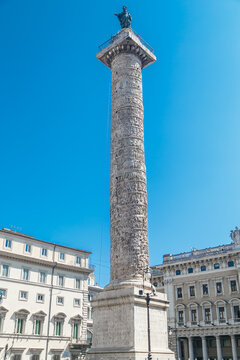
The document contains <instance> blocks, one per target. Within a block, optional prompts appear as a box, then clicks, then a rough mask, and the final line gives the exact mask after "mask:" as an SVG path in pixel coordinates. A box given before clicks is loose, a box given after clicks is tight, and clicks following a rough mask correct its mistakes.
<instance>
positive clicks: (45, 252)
mask: <svg viewBox="0 0 240 360" xmlns="http://www.w3.org/2000/svg"><path fill="white" fill-rule="evenodd" d="M42 256H47V249H46V248H42Z"/></svg>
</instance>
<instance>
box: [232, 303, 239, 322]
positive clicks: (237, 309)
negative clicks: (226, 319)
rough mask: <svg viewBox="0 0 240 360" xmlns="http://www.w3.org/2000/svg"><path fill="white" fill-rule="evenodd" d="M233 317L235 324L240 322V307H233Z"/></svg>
mask: <svg viewBox="0 0 240 360" xmlns="http://www.w3.org/2000/svg"><path fill="white" fill-rule="evenodd" d="M233 315H234V320H235V321H236V322H239V321H240V307H239V305H235V306H233Z"/></svg>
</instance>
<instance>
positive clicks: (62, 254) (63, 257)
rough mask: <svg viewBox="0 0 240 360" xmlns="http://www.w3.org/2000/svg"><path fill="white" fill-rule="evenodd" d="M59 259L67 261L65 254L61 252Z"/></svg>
mask: <svg viewBox="0 0 240 360" xmlns="http://www.w3.org/2000/svg"><path fill="white" fill-rule="evenodd" d="M59 259H60V260H62V261H63V260H64V259H65V254H64V253H63V252H60V254H59Z"/></svg>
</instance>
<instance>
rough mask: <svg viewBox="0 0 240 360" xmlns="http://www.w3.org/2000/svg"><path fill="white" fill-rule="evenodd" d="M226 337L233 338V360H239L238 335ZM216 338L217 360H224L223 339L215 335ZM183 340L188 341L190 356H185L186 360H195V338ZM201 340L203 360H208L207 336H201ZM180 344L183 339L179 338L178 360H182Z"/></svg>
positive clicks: (190, 337)
mask: <svg viewBox="0 0 240 360" xmlns="http://www.w3.org/2000/svg"><path fill="white" fill-rule="evenodd" d="M225 336H230V338H231V347H232V359H233V360H238V354H237V342H236V335H225ZM214 337H215V339H216V350H217V360H222V359H223V354H222V346H221V337H220V335H215V336H214ZM182 339H186V340H187V342H188V355H187V356H184V359H186V358H188V359H189V360H194V359H195V354H194V347H193V336H189V337H185V338H182ZM201 340H202V355H203V360H208V347H207V336H201ZM180 344H181V337H178V338H177V358H178V360H182V354H181V345H180Z"/></svg>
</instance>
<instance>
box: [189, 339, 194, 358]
mask: <svg viewBox="0 0 240 360" xmlns="http://www.w3.org/2000/svg"><path fill="white" fill-rule="evenodd" d="M188 352H189V359H190V360H194V351H193V342H192V337H191V336H189V338H188Z"/></svg>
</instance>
